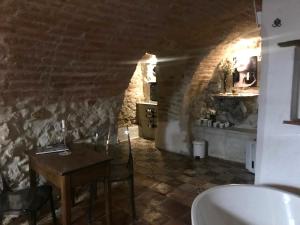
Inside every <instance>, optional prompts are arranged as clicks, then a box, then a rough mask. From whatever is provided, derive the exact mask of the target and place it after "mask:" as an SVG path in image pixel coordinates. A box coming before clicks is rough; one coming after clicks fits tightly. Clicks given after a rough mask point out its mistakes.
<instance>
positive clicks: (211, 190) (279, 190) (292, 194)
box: [191, 184, 300, 225]
mask: <svg viewBox="0 0 300 225" xmlns="http://www.w3.org/2000/svg"><path fill="white" fill-rule="evenodd" d="M231 187H249V188H250V187H251V188H256V189H264V190H271V191H275V192H279V193H282V194H288V195H291V196H292V197H295V198H298V199H299V200H300V194H299V195H297V194H295V193H292V192H288V191H285V190H282V189H280V188H278V187H273V186H270V185H269V184H259V185H255V184H226V185H218V186H215V187H212V188H209V189H207V190H205V191H203V192H201V193H200V194H198V195H197V197H196V198H195V199H194V200H193V204H192V207H191V220H192V225H193V224H196V223H195V222H196V221H194V220H195V219H194V217H195V215H194V214H195V213H196V212H195V210H196V204H197V203H198V202H199V200H200V199H201V198H202V197H203V196H204V195H206V194H208V193H210V192H213V191H215V190H217V189H227V188H231Z"/></svg>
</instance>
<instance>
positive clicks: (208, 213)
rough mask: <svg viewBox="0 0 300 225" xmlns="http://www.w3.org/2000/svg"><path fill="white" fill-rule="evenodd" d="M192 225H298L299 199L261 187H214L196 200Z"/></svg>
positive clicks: (299, 222)
mask: <svg viewBox="0 0 300 225" xmlns="http://www.w3.org/2000/svg"><path fill="white" fill-rule="evenodd" d="M192 225H300V197H299V196H297V195H294V194H290V193H288V192H284V191H280V190H277V189H274V188H270V187H263V186H254V185H224V186H218V187H214V188H211V189H209V190H207V191H205V192H202V193H201V194H199V195H198V196H197V197H196V198H195V200H194V202H193V205H192Z"/></svg>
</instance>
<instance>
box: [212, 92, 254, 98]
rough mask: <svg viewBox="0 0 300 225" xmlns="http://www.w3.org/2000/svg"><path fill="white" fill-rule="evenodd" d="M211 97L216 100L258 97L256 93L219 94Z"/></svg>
mask: <svg viewBox="0 0 300 225" xmlns="http://www.w3.org/2000/svg"><path fill="white" fill-rule="evenodd" d="M212 96H213V97H216V98H249V97H257V96H259V94H258V93H237V94H232V93H220V94H213V95H212Z"/></svg>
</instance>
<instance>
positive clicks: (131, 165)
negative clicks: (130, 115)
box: [105, 126, 133, 168]
mask: <svg viewBox="0 0 300 225" xmlns="http://www.w3.org/2000/svg"><path fill="white" fill-rule="evenodd" d="M125 134H126V136H127V142H128V159H127V164H128V166H129V167H131V168H133V157H132V148H131V140H130V133H129V129H128V126H126V128H125ZM105 143H106V144H105V150H106V154H107V155H108V154H109V150H110V145H113V144H111V131H110V129H109V131H108V134H107V136H106V142H105ZM118 143H119V141H118Z"/></svg>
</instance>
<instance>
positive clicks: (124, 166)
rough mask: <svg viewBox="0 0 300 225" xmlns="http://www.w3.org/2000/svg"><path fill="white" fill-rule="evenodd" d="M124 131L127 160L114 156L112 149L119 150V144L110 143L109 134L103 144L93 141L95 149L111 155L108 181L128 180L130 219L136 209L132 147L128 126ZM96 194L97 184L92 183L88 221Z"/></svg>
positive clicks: (134, 214)
mask: <svg viewBox="0 0 300 225" xmlns="http://www.w3.org/2000/svg"><path fill="white" fill-rule="evenodd" d="M125 133H126V134H127V140H128V158H127V160H125V161H124V160H120V159H116V158H114V152H113V151H114V150H121V149H120V148H118V146H120V145H115V144H110V134H108V136H107V140H106V141H105V142H106V143H105V146H103V145H102V146H101V144H100V146H98V147H97V143H95V146H96V149H101V150H105V152H106V154H108V155H110V156H112V157H113V160H112V161H111V175H110V183H116V182H124V181H127V182H128V186H129V199H130V206H131V216H132V220H134V219H135V218H136V210H135V200H134V168H133V157H132V148H131V141H130V134H129V130H128V127H126V131H125ZM95 195H97V185H96V184H93V185H91V186H90V203H89V223H91V220H92V205H93V199H94V198H93V196H95Z"/></svg>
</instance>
